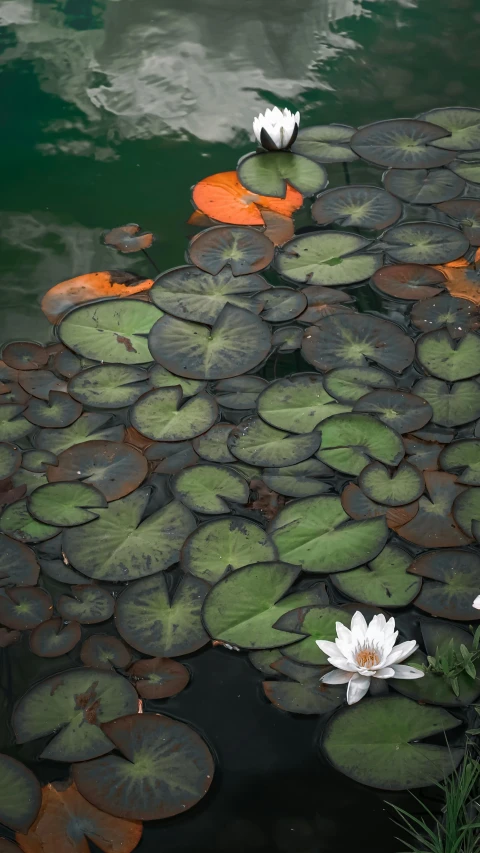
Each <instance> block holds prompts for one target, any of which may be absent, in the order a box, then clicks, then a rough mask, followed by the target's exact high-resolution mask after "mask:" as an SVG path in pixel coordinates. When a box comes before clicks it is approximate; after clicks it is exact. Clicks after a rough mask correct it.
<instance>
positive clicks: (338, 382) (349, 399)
mask: <svg viewBox="0 0 480 853" xmlns="http://www.w3.org/2000/svg"><path fill="white" fill-rule="evenodd" d="M323 383H324V387H325V389H326V390H327V391H328V393H329V394H330V395H331V396H332V397H334V398H335V399H336V400H338V402H339V403H343V404H344V405H348V404H353V403H355V402H356V401H357V400H359V399H360V397H364V396H365V394H368V393H369V392H370V391H373V390H374V389H375V388H395V379H394V378H393V376H390V375H389V374H388V373H385V371H383V370H380V369H379V368H377V367H337V368H334V369H333V370H329V372H328V373H327V375H326V376H325V377H324V379H323Z"/></svg>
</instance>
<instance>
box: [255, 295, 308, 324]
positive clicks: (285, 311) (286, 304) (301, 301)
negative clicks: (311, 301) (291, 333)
mask: <svg viewBox="0 0 480 853" xmlns="http://www.w3.org/2000/svg"><path fill="white" fill-rule="evenodd" d="M262 298H263V311H262V318H263V319H264V320H267V322H269V323H288V321H289V320H294V319H295V317H298V315H299V314H301V313H302V312H303V311H304V310H305V308H306V307H307V297H306V296H305V294H303V293H302V292H301V291H299V290H294V289H293V288H292V287H272V288H271V289H270V290H269V291H268V293H264V294H262Z"/></svg>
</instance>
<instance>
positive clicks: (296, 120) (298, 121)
mask: <svg viewBox="0 0 480 853" xmlns="http://www.w3.org/2000/svg"><path fill="white" fill-rule="evenodd" d="M293 118H294V120H295V124H298V125H300V113H299V112H296V113H295V115H294V116H293Z"/></svg>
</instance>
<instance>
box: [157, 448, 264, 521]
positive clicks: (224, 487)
mask: <svg viewBox="0 0 480 853" xmlns="http://www.w3.org/2000/svg"><path fill="white" fill-rule="evenodd" d="M172 491H173V494H174V495H175V497H176V498H177V500H179V501H182V503H183V504H185V506H188V508H189V509H191V510H193V511H194V512H202V513H205V514H206V515H216V514H218V513H224V512H230V511H231V507H230V504H231V503H232V504H246V503H247V501H248V495H249V488H248V483H247V481H246V479H245V477H242V475H241V474H239V473H238V472H237V471H234V470H233V469H232V468H230V467H226V466H222V465H212V464H207V463H205V464H203V463H202V464H199V465H195V466H194V467H193V468H186V469H185V470H184V471H180V473H179V474H177V475H176V476H175V478H174V480H173V482H172ZM189 532H190V531H189Z"/></svg>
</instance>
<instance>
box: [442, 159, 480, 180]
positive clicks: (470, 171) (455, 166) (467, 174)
mask: <svg viewBox="0 0 480 853" xmlns="http://www.w3.org/2000/svg"><path fill="white" fill-rule="evenodd" d="M449 168H450V169H451V170H452V172H455V174H456V175H458V176H459V177H460V178H463V179H464V180H465V181H468V182H469V183H471V184H480V163H478V162H475V163H463V162H462V161H461V160H454V162H453V163H451V164H450V166H449Z"/></svg>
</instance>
